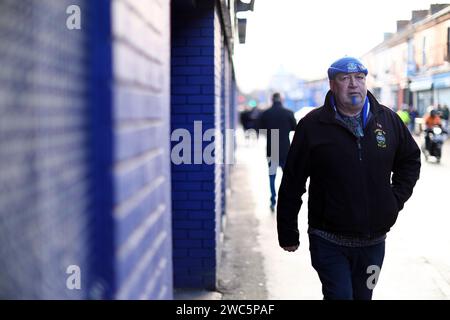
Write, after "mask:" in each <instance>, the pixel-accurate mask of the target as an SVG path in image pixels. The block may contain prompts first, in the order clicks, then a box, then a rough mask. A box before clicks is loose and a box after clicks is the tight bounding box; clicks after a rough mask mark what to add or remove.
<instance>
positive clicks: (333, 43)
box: [235, 0, 445, 92]
mask: <svg viewBox="0 0 450 320" xmlns="http://www.w3.org/2000/svg"><path fill="white" fill-rule="evenodd" d="M431 3H445V1H440V2H439V1H429V0H359V1H358V0H339V1H337V0H256V1H255V8H254V9H255V10H254V12H249V13H248V14H247V36H246V43H245V44H243V45H242V44H238V43H237V44H236V45H235V67H236V75H237V80H238V85H239V87H240V88H241V90H242V91H244V92H249V91H251V90H253V89H257V88H259V89H263V88H265V87H266V86H267V84H268V81H269V79H270V77H271V75H272V74H274V73H276V72H277V71H278V70H280V68H282V69H284V70H286V71H289V72H291V73H293V74H295V75H298V76H299V77H301V78H304V79H317V78H322V77H325V76H326V69H327V68H328V66H329V65H330V64H331V63H332V62H333V61H335V60H336V59H338V58H340V57H342V56H344V55H352V56H356V57H360V56H361V55H363V54H364V53H366V52H368V51H369V50H370V49H372V48H373V47H375V46H376V45H377V44H379V43H380V42H382V41H383V36H384V32H394V31H395V30H396V21H397V20H409V19H410V18H411V11H412V10H422V9H428V8H429V6H430V4H431Z"/></svg>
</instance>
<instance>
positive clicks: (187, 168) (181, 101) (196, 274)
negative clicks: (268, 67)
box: [171, 1, 217, 288]
mask: <svg viewBox="0 0 450 320" xmlns="http://www.w3.org/2000/svg"><path fill="white" fill-rule="evenodd" d="M214 30H215V25H214V2H210V3H209V4H207V5H206V6H200V7H197V8H196V9H193V8H185V7H180V6H178V3H177V2H176V1H175V2H174V3H173V6H172V60H171V63H172V70H171V80H172V81H171V99H172V100H171V127H172V132H173V131H174V130H176V129H180V128H182V129H187V130H189V131H190V133H191V137H192V138H191V140H192V141H191V143H192V146H191V149H192V150H191V154H190V155H189V156H190V158H191V164H180V165H175V164H172V201H173V215H172V226H173V247H174V251H173V261H174V285H175V287H202V288H214V287H215V281H216V277H215V273H216V269H215V266H216V259H215V254H216V232H215V223H216V212H215V184H214V179H215V167H216V166H215V165H214V164H211V165H208V164H205V163H204V162H203V161H202V163H200V164H194V160H195V156H194V146H193V142H194V139H201V137H198V136H197V137H195V136H194V121H201V129H202V130H201V132H200V134H201V135H203V133H204V132H205V131H206V130H207V129H210V128H214V126H215V103H216V96H215V95H216V82H215V71H214V70H215V68H214V67H215V65H216V60H217V57H216V56H215V50H214V44H215V43H214V39H215V33H214ZM178 143H179V141H174V142H172V147H173V146H175V145H177V144H178ZM208 144H209V142H203V144H202V145H203V147H205V146H207V145H208Z"/></svg>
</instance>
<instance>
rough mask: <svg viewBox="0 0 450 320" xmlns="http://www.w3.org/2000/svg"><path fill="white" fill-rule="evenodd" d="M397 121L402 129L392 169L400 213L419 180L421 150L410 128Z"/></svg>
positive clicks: (394, 190) (393, 186) (393, 185)
mask: <svg viewBox="0 0 450 320" xmlns="http://www.w3.org/2000/svg"><path fill="white" fill-rule="evenodd" d="M397 118H398V117H397ZM396 120H397V126H398V127H399V128H400V129H399V131H400V134H399V146H398V149H397V152H396V154H395V159H394V166H393V169H392V191H393V192H394V195H395V197H396V198H397V204H398V210H399V211H400V210H402V209H403V206H404V204H405V202H406V201H407V200H408V199H409V197H411V195H412V192H413V188H414V186H415V184H416V182H417V180H418V179H419V175H420V149H419V147H418V146H417V143H416V142H415V141H414V139H413V137H412V136H411V134H410V133H409V131H408V128H407V127H406V126H405V125H404V124H403V123H401V122H400V119H396Z"/></svg>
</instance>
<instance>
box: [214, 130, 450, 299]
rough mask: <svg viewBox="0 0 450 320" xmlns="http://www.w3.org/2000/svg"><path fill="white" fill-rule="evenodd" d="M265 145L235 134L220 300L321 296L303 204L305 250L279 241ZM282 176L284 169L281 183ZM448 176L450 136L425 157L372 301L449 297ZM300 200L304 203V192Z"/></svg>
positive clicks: (392, 236)
mask: <svg viewBox="0 0 450 320" xmlns="http://www.w3.org/2000/svg"><path fill="white" fill-rule="evenodd" d="M264 143H265V142H264V140H263V139H260V140H259V141H258V142H255V143H254V144H251V143H246V142H245V141H243V140H242V138H240V139H238V151H237V154H236V159H237V164H236V166H235V168H234V170H233V173H232V179H231V181H232V189H231V194H230V196H229V198H228V203H229V204H230V205H229V208H228V213H227V226H226V228H225V242H224V255H223V259H222V262H221V273H220V284H221V288H219V290H221V291H222V293H223V296H222V299H296V300H297V299H298V300H302V299H314V300H315V299H322V294H321V285H320V281H319V279H318V276H317V274H316V272H315V271H314V270H313V268H312V266H311V264H310V257H309V250H308V247H309V244H308V237H307V232H306V230H307V221H306V217H307V211H306V205H304V206H302V209H301V211H300V215H299V228H300V243H301V244H300V249H299V250H298V251H296V252H295V253H288V252H284V251H283V250H281V249H280V248H279V247H278V242H277V235H276V221H275V214H274V213H271V212H270V210H269V198H270V192H269V186H268V184H269V183H268V176H267V165H266V162H265V153H264V151H265V150H264ZM280 181H281V170H280V171H279V173H278V174H277V179H276V184H277V186H278V185H279V183H280ZM449 181H450V142H447V143H446V145H445V146H444V156H443V159H442V163H441V164H440V165H437V164H433V163H426V162H425V161H424V159H423V161H422V172H421V179H420V180H419V182H418V183H417V186H416V189H415V191H414V194H413V196H412V197H411V199H410V201H409V202H408V203H407V204H406V206H405V208H404V209H403V210H402V212H401V213H400V215H399V218H398V221H397V223H396V225H395V226H394V227H393V228H392V230H391V232H390V233H389V234H388V238H387V242H386V256H385V261H384V265H383V268H382V272H381V274H380V278H379V281H378V284H377V287H376V289H375V291H374V296H373V298H374V299H383V300H390V299H407V300H409V299H413V300H414V299H433V300H440V299H450V249H449V248H450V235H449V234H448V226H449V225H450V209H449V204H450V203H449V200H448V199H449V193H448V191H447V188H446V186H447V185H448V182H449ZM430 199H433V200H431V201H430ZM303 200H304V203H307V195H304V196H303ZM255 239H256V240H255Z"/></svg>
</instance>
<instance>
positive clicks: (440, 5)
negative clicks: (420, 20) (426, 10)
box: [430, 3, 450, 14]
mask: <svg viewBox="0 0 450 320" xmlns="http://www.w3.org/2000/svg"><path fill="white" fill-rule="evenodd" d="M449 5H450V4H449V3H433V4H431V5H430V14H435V13H436V12H438V11H441V10H442V9H444V8H446V7H448V6H449Z"/></svg>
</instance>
